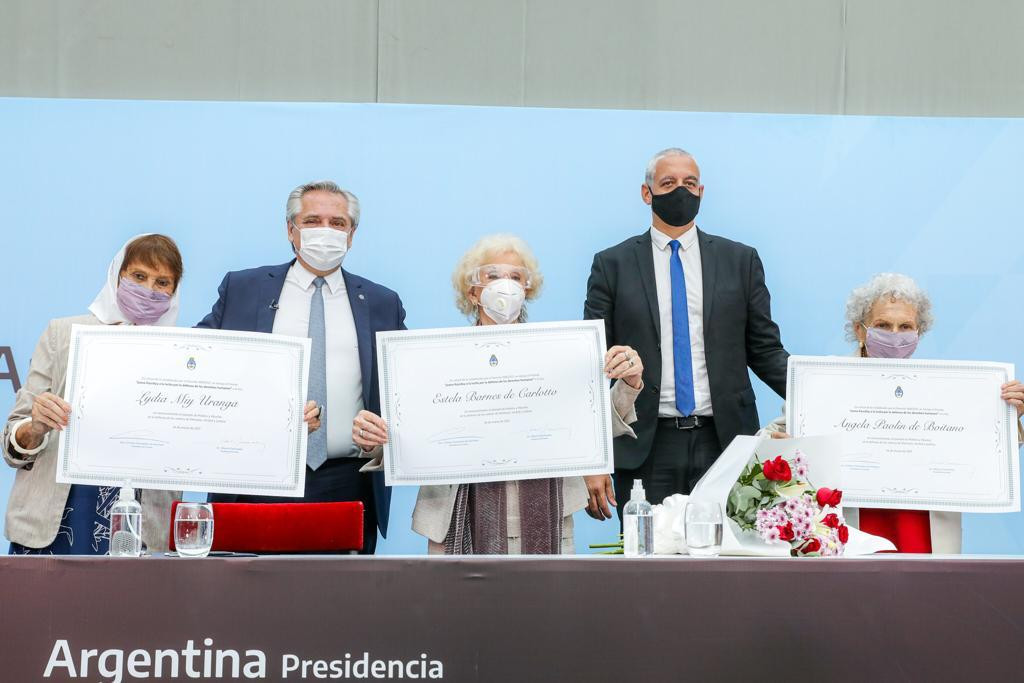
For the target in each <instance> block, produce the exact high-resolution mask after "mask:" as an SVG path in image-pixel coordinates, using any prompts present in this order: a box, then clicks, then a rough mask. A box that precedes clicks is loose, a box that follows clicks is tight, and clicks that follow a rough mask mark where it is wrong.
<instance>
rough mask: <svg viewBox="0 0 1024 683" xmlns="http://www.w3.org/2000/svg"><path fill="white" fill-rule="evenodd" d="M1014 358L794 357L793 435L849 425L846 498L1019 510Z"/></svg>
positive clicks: (921, 506) (790, 383)
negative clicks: (1011, 398) (1003, 390)
mask: <svg viewBox="0 0 1024 683" xmlns="http://www.w3.org/2000/svg"><path fill="white" fill-rule="evenodd" d="M1013 375H1014V367H1013V365H1011V364H1007V363H986V362H981V361H935V360H887V359H881V358H846V357H833V356H829V357H818V356H791V357H790V359H789V376H788V378H787V386H786V389H787V394H786V396H787V405H786V420H787V424H788V427H789V431H790V432H791V433H792V434H793V435H794V436H807V435H814V434H829V433H837V432H838V433H843V434H845V435H846V439H845V440H844V442H845V445H844V448H843V453H841V454H837V455H838V457H840V458H841V466H842V483H843V491H844V497H843V502H844V503H846V504H849V505H859V506H863V507H873V508H905V509H917V510H948V511H958V512H1015V511H1018V510H1020V466H1019V455H1018V452H1017V414H1016V411H1015V410H1014V409H1013V408H1012V407H1011V406H1010V405H1009V404H1007V403H1006V402H1005V401H1003V400H1002V399H1001V398H1000V396H999V393H1000V392H999V388H1000V386H1001V385H1002V384H1003V383H1005V382H1008V381H1010V380H1012V379H1013Z"/></svg>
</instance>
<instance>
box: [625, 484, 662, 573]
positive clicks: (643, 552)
mask: <svg viewBox="0 0 1024 683" xmlns="http://www.w3.org/2000/svg"><path fill="white" fill-rule="evenodd" d="M622 540H623V551H624V553H625V555H626V556H627V557H647V556H649V555H653V554H654V512H653V511H652V510H651V504H650V503H648V502H647V497H646V495H645V494H644V484H643V482H642V481H641V480H639V479H634V480H633V490H632V492H631V493H630V498H629V502H628V503H626V507H625V509H623V511H622Z"/></svg>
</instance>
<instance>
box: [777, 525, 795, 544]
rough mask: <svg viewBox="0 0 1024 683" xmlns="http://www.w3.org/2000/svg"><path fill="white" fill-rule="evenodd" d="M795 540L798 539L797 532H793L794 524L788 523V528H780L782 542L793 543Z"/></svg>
mask: <svg viewBox="0 0 1024 683" xmlns="http://www.w3.org/2000/svg"><path fill="white" fill-rule="evenodd" d="M794 538H796V532H794V531H793V522H786V526H780V527H779V540H780V541H792V540H793V539H794Z"/></svg>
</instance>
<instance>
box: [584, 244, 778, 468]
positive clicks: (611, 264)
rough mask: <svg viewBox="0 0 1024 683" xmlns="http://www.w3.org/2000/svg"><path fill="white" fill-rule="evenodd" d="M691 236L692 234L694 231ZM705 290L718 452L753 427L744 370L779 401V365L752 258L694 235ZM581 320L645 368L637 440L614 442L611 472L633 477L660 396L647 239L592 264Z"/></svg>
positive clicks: (650, 436) (747, 250)
mask: <svg viewBox="0 0 1024 683" xmlns="http://www.w3.org/2000/svg"><path fill="white" fill-rule="evenodd" d="M694 229H696V228H694ZM697 235H698V239H699V240H700V261H701V267H702V270H703V284H704V352H705V355H706V358H707V367H708V379H709V381H710V384H711V404H712V410H713V412H714V415H715V428H716V431H717V433H718V440H719V442H720V443H721V445H722V448H725V447H726V446H728V445H729V443H730V442H731V441H732V440H733V438H734V437H735V436H736V435H738V434H753V433H754V432H756V431H757V429H758V427H759V424H760V423H759V420H758V417H757V406H756V405H755V401H754V389H753V387H751V385H750V376H749V375H748V373H747V368H748V367H749V368H750V369H751V370H753V371H754V373H755V374H756V375H757V376H758V377H760V378H761V379H762V380H763V381H764V382H765V383H766V384H767V385H768V386H770V387H771V388H772V389H774V390H775V392H776V393H777V394H778V395H779V396H782V397H783V398H785V395H786V364H787V360H788V358H789V354H788V353H787V352H786V350H785V349H784V348H783V347H782V340H781V338H780V336H779V327H778V325H776V324H775V323H774V322H773V321H772V315H771V297H770V295H769V294H768V288H767V287H766V286H765V284H764V267H763V266H762V265H761V259H760V258H758V256H757V251H756V250H754V249H753V248H752V247H748V246H747V245H745V244H740V243H739V242H733V241H732V240H727V239H725V238H722V237H717V236H715V235H708V234H706V233H704V232H702V231H700V230H698V231H697ZM583 316H584V318H586V319H588V320H593V319H603V320H604V322H605V330H606V333H607V336H608V345H609V346H612V345H615V344H627V345H629V346H632V347H633V348H634V349H636V352H637V353H638V354H640V358H641V359H642V360H643V363H644V375H643V378H644V385H645V388H644V391H643V392H642V393H641V394H640V396H639V397H637V400H636V412H637V418H638V419H637V422H636V423H635V424H633V425H632V426H633V429H634V431H635V432H636V435H637V438H636V439H631V438H626V439H624V438H621V437H620V438H617V439H615V442H614V443H615V466H616V467H617V468H620V469H635V468H637V467H639V466H640V465H642V464H643V462H644V461H645V460H646V459H647V456H648V454H649V453H650V451H651V444H652V442H653V440H654V432H655V429H656V428H657V422H658V403H659V395H660V391H661V331H660V330H661V318H660V316H659V313H658V292H657V288H656V285H655V280H654V254H653V252H652V250H651V234H650V231H647V232H644V233H642V234H640V235H637V236H636V237H631V238H629V239H628V240H626V241H625V242H622V243H621V244H618V245H616V246H614V247H611V248H609V249H605V250H604V251H602V252H599V253H598V254H597V255H596V256H594V265H593V267H592V268H591V271H590V280H589V281H588V282H587V301H586V303H585V304H584V307H583Z"/></svg>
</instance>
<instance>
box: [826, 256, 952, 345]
mask: <svg viewBox="0 0 1024 683" xmlns="http://www.w3.org/2000/svg"><path fill="white" fill-rule="evenodd" d="M884 297H891V298H893V299H897V300H899V301H905V302H906V303H908V304H910V305H911V306H913V307H914V310H915V311H916V312H917V332H918V334H924V333H925V332H927V331H928V330H930V329H931V327H932V324H933V323H934V322H935V318H934V317H933V316H932V302H931V299H929V298H928V295H927V294H925V292H924V290H923V289H921V288H920V287H918V286H917V283H916V282H914V280H913V279H912V278H910V277H909V276H907V275H902V274H900V273H879V274H878V275H875V276H874V277H873V278H871V279H870V280H868V282H867V283H865V284H863V285H861V286H860V287H857V288H856V289H854V290H853V291H852V292H850V296H849V298H847V299H846V338H847V339H848V340H849V341H853V342H855V341H857V326H858V325H861V324H864V325H866V324H867V317H868V315H870V314H871V309H872V308H873V307H874V305H875V304H876V303H878V300H879V299H882V298H884Z"/></svg>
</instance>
